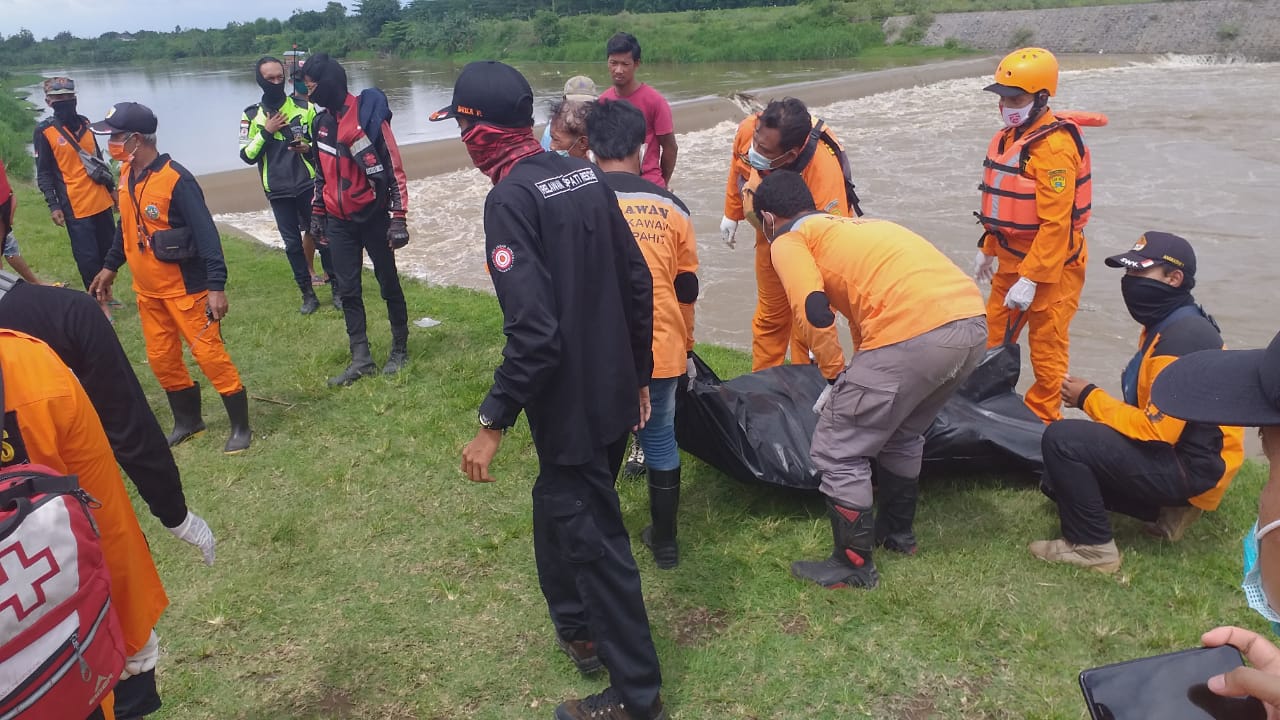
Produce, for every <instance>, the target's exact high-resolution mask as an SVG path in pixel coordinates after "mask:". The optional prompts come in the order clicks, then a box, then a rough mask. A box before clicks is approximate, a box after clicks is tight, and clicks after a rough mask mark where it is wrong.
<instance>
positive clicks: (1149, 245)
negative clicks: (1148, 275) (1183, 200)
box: [1106, 230, 1196, 278]
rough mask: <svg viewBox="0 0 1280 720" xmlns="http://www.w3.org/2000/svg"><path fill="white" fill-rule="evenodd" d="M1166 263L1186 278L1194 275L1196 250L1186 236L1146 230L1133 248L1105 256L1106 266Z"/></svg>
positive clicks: (1146, 265) (1133, 266)
mask: <svg viewBox="0 0 1280 720" xmlns="http://www.w3.org/2000/svg"><path fill="white" fill-rule="evenodd" d="M1160 262H1163V263H1168V264H1169V265H1171V266H1173V267H1175V268H1177V269H1179V270H1181V271H1182V274H1183V275H1185V276H1186V277H1187V278H1194V277H1195V276H1196V251H1195V250H1192V249H1191V243H1189V242H1187V240H1186V238H1183V237H1180V236H1178V235H1174V234H1173V233H1167V232H1158V231H1156V230H1148V231H1147V232H1145V233H1143V235H1142V237H1140V238H1138V242H1136V243H1134V244H1133V249H1131V250H1130V251H1129V252H1126V253H1120V254H1119V255H1112V256H1111V257H1109V258H1107V260H1106V263H1107V266H1108V267H1114V268H1121V267H1122V268H1132V269H1134V270H1146V269H1147V268H1149V267H1152V266H1154V265H1155V264H1156V263H1160Z"/></svg>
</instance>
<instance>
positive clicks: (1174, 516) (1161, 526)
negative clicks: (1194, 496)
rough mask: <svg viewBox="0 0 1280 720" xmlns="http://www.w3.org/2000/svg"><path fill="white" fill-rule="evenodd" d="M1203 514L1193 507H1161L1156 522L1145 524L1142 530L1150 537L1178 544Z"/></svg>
mask: <svg viewBox="0 0 1280 720" xmlns="http://www.w3.org/2000/svg"><path fill="white" fill-rule="evenodd" d="M1203 514H1204V511H1203V510H1201V509H1200V508H1198V507H1196V506H1195V505H1182V506H1179V507H1162V508H1160V514H1159V515H1158V516H1157V517H1156V521H1155V522H1150V523H1147V524H1146V525H1144V526H1143V528H1142V529H1143V530H1144V531H1146V533H1147V534H1148V535H1150V536H1152V537H1158V538H1161V539H1164V540H1168V541H1169V542H1178V541H1179V540H1181V539H1182V536H1183V535H1185V534H1186V532H1187V528H1189V527H1191V525H1192V524H1194V523H1195V521H1197V520H1199V519H1200V516H1201V515H1203Z"/></svg>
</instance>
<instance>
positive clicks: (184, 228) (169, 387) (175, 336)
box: [89, 102, 252, 454]
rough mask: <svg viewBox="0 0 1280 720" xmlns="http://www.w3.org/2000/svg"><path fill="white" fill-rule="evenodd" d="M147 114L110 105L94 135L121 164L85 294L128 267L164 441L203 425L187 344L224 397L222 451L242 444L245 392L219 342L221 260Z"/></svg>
mask: <svg viewBox="0 0 1280 720" xmlns="http://www.w3.org/2000/svg"><path fill="white" fill-rule="evenodd" d="M158 124H159V123H158V121H157V120H156V116H155V114H153V113H152V112H151V109H150V108H148V107H146V106H145V105H139V104H138V103H132V102H123V103H117V104H116V105H115V107H113V108H111V110H110V111H109V112H108V113H107V117H106V119H105V120H103V121H102V122H97V123H94V124H93V125H92V127H91V129H92V130H93V132H95V133H97V134H99V135H110V136H111V138H110V140H109V142H108V143H107V150H108V151H109V152H110V153H111V157H113V158H115V159H117V160H119V161H120V162H121V165H120V206H121V208H122V211H121V213H120V230H119V231H118V232H117V233H116V237H115V243H114V244H113V245H112V247H111V252H110V253H108V254H107V258H106V260H105V261H104V262H103V265H102V270H101V272H99V273H98V276H97V277H95V278H94V279H93V283H92V284H91V285H90V288H89V292H90V293H91V294H93V295H94V296H95V297H97V298H98V300H99V301H103V300H107V299H110V297H111V283H112V282H114V281H115V279H116V273H117V271H118V270H119V269H120V266H121V265H124V264H125V262H128V263H129V267H131V268H132V269H133V291H134V293H135V294H136V295H137V302H138V318H139V320H141V321H142V335H143V338H145V340H146V343H147V361H148V362H149V363H150V364H151V371H152V372H154V373H155V375H156V379H157V380H159V381H160V387H162V388H164V391H165V393H166V394H167V395H168V397H169V407H170V408H171V409H172V410H173V420H174V427H173V432H172V433H170V434H169V445H170V446H173V445H177V444H178V443H180V442H183V441H184V440H187V439H188V438H191V437H193V436H194V435H196V434H198V433H201V432H204V419H203V418H202V417H201V413H200V385H199V384H198V383H196V382H193V381H192V379H191V374H190V373H189V372H187V366H186V363H184V362H183V359H182V343H183V341H184V340H185V341H186V343H187V346H188V347H189V348H191V355H192V357H194V358H195V360H196V363H197V364H199V365H200V369H201V370H202V371H204V374H205V377H207V378H209V381H210V382H211V383H213V386H214V388H215V389H216V390H217V391H218V394H219V395H221V396H222V402H223V405H224V406H225V407H226V409H227V417H228V418H229V419H230V421H231V434H230V436H229V437H228V438H227V443H226V446H225V447H224V448H223V452H225V453H227V454H233V453H238V452H241V451H243V450H246V449H248V448H249V444H250V442H251V440H252V433H251V432H250V430H249V394H248V392H247V391H246V390H245V388H244V384H243V383H241V382H240V373H239V371H238V370H236V366H235V365H234V364H232V362H231V357H230V356H229V355H227V349H226V346H224V345H223V344H222V324H221V323H222V318H223V317H225V316H226V314H227V293H226V284H227V264H226V261H225V260H223V257H222V240H221V238H220V237H219V236H218V228H217V227H216V226H214V224H213V216H212V215H210V214H209V208H208V206H206V205H205V203H204V193H203V192H202V191H201V190H200V185H199V183H197V182H196V179H195V178H194V177H192V175H191V173H190V172H188V171H187V169H186V168H184V167H182V166H181V165H179V164H178V163H176V162H174V161H173V160H171V159H170V158H169V156H168V155H161V154H160V153H159V152H158V151H157V150H156V135H155V132H156V126H157V125H158Z"/></svg>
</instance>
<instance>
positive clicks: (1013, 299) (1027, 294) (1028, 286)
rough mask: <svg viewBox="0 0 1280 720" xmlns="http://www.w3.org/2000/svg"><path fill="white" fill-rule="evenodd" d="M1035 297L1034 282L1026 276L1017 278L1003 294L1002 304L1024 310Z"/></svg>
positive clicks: (1013, 308) (1011, 308)
mask: <svg viewBox="0 0 1280 720" xmlns="http://www.w3.org/2000/svg"><path fill="white" fill-rule="evenodd" d="M1035 299H1036V284H1035V282H1033V281H1031V280H1028V279H1026V278H1018V282H1016V283H1014V284H1013V287H1011V288H1009V292H1008V293H1007V294H1006V295H1005V296H1004V306H1005V307H1007V308H1009V309H1010V310H1022V311H1024V312H1025V311H1026V310H1027V308H1029V307H1031V301H1032V300H1035Z"/></svg>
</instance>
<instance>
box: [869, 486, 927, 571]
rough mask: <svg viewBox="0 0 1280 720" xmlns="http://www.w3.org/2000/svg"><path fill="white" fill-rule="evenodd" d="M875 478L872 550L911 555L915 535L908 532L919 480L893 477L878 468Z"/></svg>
mask: <svg viewBox="0 0 1280 720" xmlns="http://www.w3.org/2000/svg"><path fill="white" fill-rule="evenodd" d="M879 479H880V488H879V490H878V491H877V493H876V494H878V495H879V496H880V498H879V500H880V507H879V511H878V512H877V513H876V547H884V549H886V550H893V551H895V552H900V553H902V554H904V555H915V554H916V535H915V533H914V532H912V531H911V525H912V524H913V523H914V522H915V519H916V503H917V501H919V499H920V478H919V477H903V476H902V475H895V474H894V473H891V472H888V471H886V470H885V469H884V468H883V467H881V468H880V471H879Z"/></svg>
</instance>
